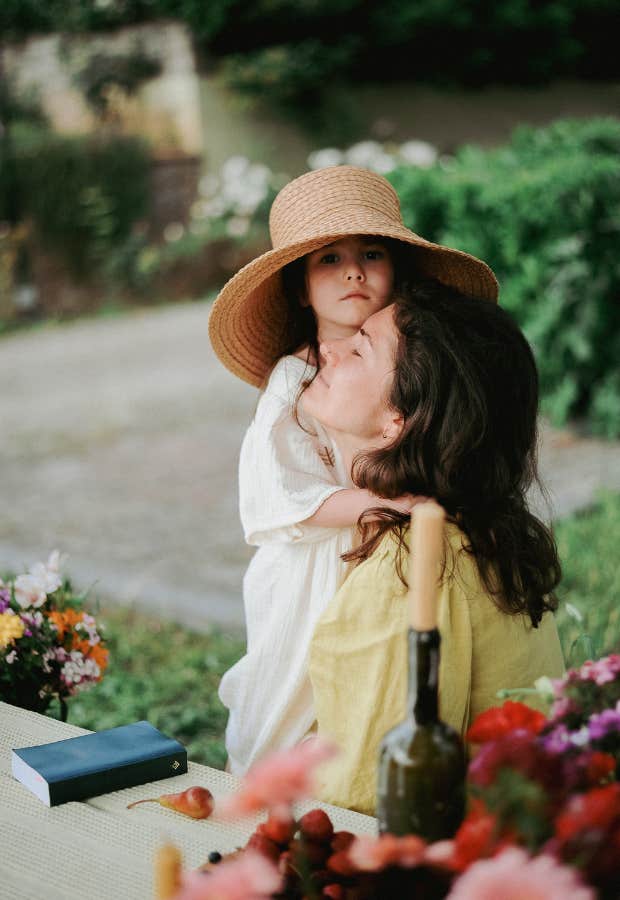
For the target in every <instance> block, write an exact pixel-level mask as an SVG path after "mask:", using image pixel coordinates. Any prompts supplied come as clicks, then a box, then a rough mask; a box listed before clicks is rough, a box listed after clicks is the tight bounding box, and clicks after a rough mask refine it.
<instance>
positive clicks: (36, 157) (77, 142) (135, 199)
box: [0, 123, 149, 275]
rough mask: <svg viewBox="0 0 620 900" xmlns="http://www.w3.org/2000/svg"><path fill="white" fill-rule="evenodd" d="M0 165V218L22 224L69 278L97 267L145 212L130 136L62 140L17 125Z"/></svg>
mask: <svg viewBox="0 0 620 900" xmlns="http://www.w3.org/2000/svg"><path fill="white" fill-rule="evenodd" d="M4 162H5V163H6V164H5V165H3V167H2V172H0V203H1V204H2V205H1V206H0V221H1V220H2V219H7V220H9V221H11V220H13V221H22V220H24V219H28V220H30V221H31V222H32V223H33V226H34V230H35V239H36V240H37V241H38V242H39V243H40V244H41V245H42V246H43V247H44V249H49V250H52V251H54V252H56V253H58V254H59V255H61V256H62V257H63V258H64V259H65V260H66V262H67V263H68V264H69V266H70V268H71V269H72V270H73V271H74V272H75V274H77V275H83V274H85V273H86V272H89V271H91V270H92V267H95V268H97V267H100V266H103V265H105V261H106V257H107V255H108V253H110V251H111V250H112V249H113V248H114V247H117V246H119V245H121V244H122V243H123V241H125V240H126V238H127V236H128V235H129V233H130V231H131V228H132V225H133V224H134V222H136V221H137V220H140V219H142V218H144V217H145V216H146V214H147V211H148V198H149V153H148V150H147V147H146V145H145V144H144V143H143V142H142V141H141V140H139V139H137V138H130V137H123V136H104V137H102V136H92V137H62V136H59V135H55V134H52V133H51V132H50V131H48V130H47V129H46V128H44V127H37V126H33V125H31V124H24V123H17V124H14V125H13V126H12V127H11V129H10V136H9V139H8V140H7V141H6V143H5V147H4Z"/></svg>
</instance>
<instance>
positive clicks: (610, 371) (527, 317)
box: [389, 119, 620, 437]
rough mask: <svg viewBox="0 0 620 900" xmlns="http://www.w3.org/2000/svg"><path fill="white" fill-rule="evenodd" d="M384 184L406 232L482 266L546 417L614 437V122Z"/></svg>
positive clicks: (617, 235) (617, 283) (618, 344)
mask: <svg viewBox="0 0 620 900" xmlns="http://www.w3.org/2000/svg"><path fill="white" fill-rule="evenodd" d="M389 178H390V180H391V181H392V183H393V184H394V186H395V188H396V190H397V191H398V194H399V196H400V198H401V205H402V209H403V215H404V219H405V222H406V223H407V225H408V226H409V227H411V228H412V229H413V230H414V231H417V232H419V233H420V234H423V235H424V236H425V237H426V238H429V239H430V240H434V241H438V242H440V243H446V244H448V245H450V246H454V247H458V248H460V249H463V250H466V251H468V252H470V253H473V254H474V255H476V256H479V257H481V258H482V259H484V260H486V261H487V262H488V263H489V264H490V265H491V266H492V268H493V269H494V271H495V272H496V274H497V276H498V279H499V281H500V285H501V295H500V300H501V303H502V305H503V306H505V307H506V308H507V309H509V310H510V311H511V312H512V313H513V314H514V316H515V317H516V319H517V321H518V322H519V323H520V325H521V326H522V328H523V329H524V331H525V334H526V335H527V337H528V339H529V340H530V341H531V343H532V345H533V348H534V351H535V354H536V358H537V361H538V366H539V371H540V378H541V389H542V395H543V409H544V411H545V412H546V413H547V414H548V415H549V416H550V417H551V419H552V420H553V421H554V422H556V423H562V422H564V421H565V420H566V419H567V418H568V417H580V416H585V417H588V418H589V420H590V422H591V423H592V425H593V427H594V429H595V430H597V431H599V432H601V433H604V434H606V435H607V436H610V437H611V436H615V435H618V434H620V257H619V256H618V249H617V248H618V246H619V242H620V122H618V121H617V120H615V119H595V120H590V121H585V122H579V121H570V120H566V121H560V122H556V123H554V124H553V125H551V126H549V127H548V128H543V129H533V128H522V129H519V130H517V132H515V134H514V136H513V138H512V140H511V142H510V143H509V144H508V145H506V146H504V147H501V148H499V149H495V150H482V149H479V148H475V147H464V148H462V149H461V150H460V151H459V152H458V153H457V154H456V156H455V157H453V158H450V159H448V160H440V161H439V162H438V163H437V164H435V165H434V166H432V167H430V168H427V169H420V168H413V167H406V168H405V167H401V168H398V169H396V170H395V171H393V172H391V173H390V174H389Z"/></svg>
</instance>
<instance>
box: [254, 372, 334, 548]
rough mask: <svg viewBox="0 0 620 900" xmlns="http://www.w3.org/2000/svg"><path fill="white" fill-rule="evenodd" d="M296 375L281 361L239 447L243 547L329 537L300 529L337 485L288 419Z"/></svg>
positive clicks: (311, 437)
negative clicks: (246, 544)
mask: <svg viewBox="0 0 620 900" xmlns="http://www.w3.org/2000/svg"><path fill="white" fill-rule="evenodd" d="M299 380H300V379H299V370H298V369H297V370H295V369H294V368H293V367H292V366H291V365H290V363H289V364H287V362H286V360H281V361H280V363H278V366H277V367H276V369H274V372H273V373H272V376H271V378H270V381H269V384H268V386H267V390H266V391H265V393H264V394H263V395H262V396H261V398H260V400H259V403H258V407H257V410H256V415H255V417H254V421H253V422H252V424H251V425H250V427H249V429H248V431H247V433H246V435H245V438H244V441H243V445H242V447H241V457H240V461H239V505H240V514H241V524H242V526H243V531H244V535H245V539H246V541H247V543H248V544H254V545H260V544H263V543H266V542H269V543H278V542H284V543H288V542H293V541H303V542H307V543H313V542H315V541H320V540H324V539H326V538H327V537H333V535H334V529H333V528H321V527H317V526H309V525H301V524H300V523H301V522H303V521H304V520H305V519H307V518H309V517H310V516H311V515H313V513H315V512H316V511H317V509H318V508H319V507H320V506H321V504H322V503H323V502H324V501H325V500H326V499H327V498H328V497H329V496H331V494H333V493H335V492H336V491H339V490H342V489H343V487H344V486H343V485H341V484H338V483H337V482H336V478H335V475H334V474H333V471H332V470H330V469H329V468H328V467H327V466H326V465H325V463H324V462H323V461H322V459H321V456H320V455H319V451H320V449H321V447H320V446H319V444H318V441H317V437H316V433H314V431H313V430H312V429H311V427H310V425H309V424H308V426H307V427H308V430H304V428H302V427H301V426H300V425H299V424H298V422H297V421H296V419H295V417H294V415H293V404H294V401H295V398H296V396H297V389H298V386H299Z"/></svg>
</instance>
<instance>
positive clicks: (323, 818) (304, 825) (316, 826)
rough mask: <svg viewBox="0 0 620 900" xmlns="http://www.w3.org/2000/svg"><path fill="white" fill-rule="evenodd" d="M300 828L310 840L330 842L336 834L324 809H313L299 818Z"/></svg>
mask: <svg viewBox="0 0 620 900" xmlns="http://www.w3.org/2000/svg"><path fill="white" fill-rule="evenodd" d="M299 830H300V831H301V833H302V835H303V837H305V838H306V839H307V840H309V841H317V842H318V843H321V844H322V843H325V844H329V842H330V841H331V839H332V837H333V836H334V826H333V825H332V823H331V820H330V818H329V816H328V815H327V813H326V812H324V810H322V809H311V810H310V812H307V813H306V814H305V816H302V817H301V819H300V820H299Z"/></svg>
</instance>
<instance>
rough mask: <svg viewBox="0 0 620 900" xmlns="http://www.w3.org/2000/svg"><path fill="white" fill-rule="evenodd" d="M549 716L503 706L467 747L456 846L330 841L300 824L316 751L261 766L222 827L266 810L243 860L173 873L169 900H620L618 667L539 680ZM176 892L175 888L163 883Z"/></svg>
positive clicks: (599, 666)
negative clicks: (296, 808) (297, 806)
mask: <svg viewBox="0 0 620 900" xmlns="http://www.w3.org/2000/svg"><path fill="white" fill-rule="evenodd" d="M538 687H539V690H540V691H541V692H543V693H545V694H547V695H548V696H549V697H550V699H552V701H553V705H552V708H551V713H550V715H549V717H545V716H544V715H542V714H541V713H539V712H535V711H534V710H532V709H530V708H529V707H527V706H525V705H524V704H522V703H515V702H512V701H507V702H506V703H504V704H503V706H501V707H497V708H493V709H490V710H487V711H486V712H484V713H483V714H481V715H480V716H478V717H477V719H476V720H475V721H474V723H473V724H472V726H471V728H470V729H469V732H468V734H467V738H468V740H469V741H470V743H471V744H473V745H477V747H478V749H477V752H476V753H475V754H474V755H473V759H472V761H471V763H470V766H469V770H468V794H469V805H468V812H467V815H466V817H465V820H464V822H463V823H462V825H461V826H460V828H459V830H458V831H457V833H456V835H455V836H454V838H453V839H451V840H444V841H438V842H435V843H430V844H429V843H426V842H425V841H424V840H422V839H421V838H420V837H418V836H417V835H407V836H404V837H396V836H394V835H391V834H383V835H381V836H380V837H379V838H373V837H369V836H360V837H355V836H354V835H352V834H349V833H348V832H336V833H334V829H333V826H332V823H331V821H330V820H329V817H328V816H327V814H326V813H325V812H324V811H323V810H320V809H316V810H312V811H311V812H310V813H306V815H304V816H302V817H301V819H299V820H297V819H296V818H295V817H294V813H293V806H292V804H293V802H294V801H295V800H297V799H301V798H302V797H307V796H309V795H310V794H311V792H312V777H311V776H312V770H313V768H314V767H315V766H316V765H317V764H318V763H320V762H322V761H323V760H324V759H325V758H327V757H328V756H329V755H330V754H331V752H332V749H331V748H330V747H328V746H326V745H325V743H324V742H322V741H321V740H320V739H318V738H317V739H315V740H313V741H308V742H304V743H303V744H301V745H300V746H298V747H295V748H293V750H291V751H287V752H285V753H279V754H275V755H274V756H273V757H271V758H268V759H267V760H265V761H263V762H261V763H259V764H258V765H257V766H255V767H254V769H253V770H251V771H250V772H249V773H248V775H247V776H246V778H245V780H244V782H243V783H242V786H241V789H240V791H239V792H238V793H237V794H235V795H233V796H231V797H229V798H225V799H224V801H221V802H220V803H219V804H216V810H215V812H216V815H218V814H219V815H220V816H231V815H239V814H241V813H250V812H254V811H256V810H258V809H267V810H268V812H269V815H268V818H267V820H266V821H265V822H263V823H262V824H260V825H259V826H258V827H257V829H256V831H255V832H254V834H253V835H252V836H251V837H250V840H249V841H248V843H247V845H246V847H245V848H243V849H241V850H240V851H237V852H236V853H234V854H231V855H230V857H228V858H224V859H223V860H218V859H217V857H219V854H215V862H214V863H213V864H211V865H207V866H205V867H203V871H200V872H191V873H190V872H188V873H185V874H183V873H181V872H179V873H178V876H179V877H178V881H177V888H176V889H173V890H172V891H171V892H169V893H165V894H162V895H161V896H162V897H163V896H166V897H174V898H175V900H215V898H217V900H244V898H254V900H260V898H269V897H279V898H290V900H295V898H302V897H306V898H332V900H339V898H341V900H390V898H404V897H407V898H412V900H413V898H444V897H447V898H449V900H489V898H493V900H516V898H526V897H527V898H536V900H595V898H600V900H612V898H613V900H616V898H617V897H618V896H620V782H619V781H618V780H617V774H618V771H619V765H620V655H612V656H608V657H606V658H605V659H602V660H598V661H597V662H588V663H585V664H584V665H583V666H582V667H581V668H580V669H576V670H572V671H570V672H569V673H568V674H567V675H566V676H565V677H564V678H563V679H560V680H558V681H555V682H551V681H549V680H548V679H543V680H542V682H541V683H540V684H539V685H538ZM169 883H170V882H169Z"/></svg>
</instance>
